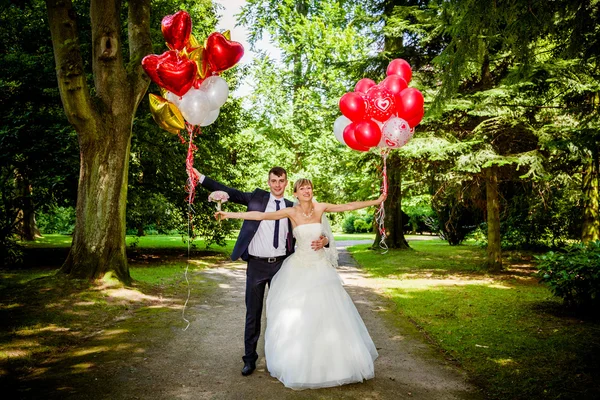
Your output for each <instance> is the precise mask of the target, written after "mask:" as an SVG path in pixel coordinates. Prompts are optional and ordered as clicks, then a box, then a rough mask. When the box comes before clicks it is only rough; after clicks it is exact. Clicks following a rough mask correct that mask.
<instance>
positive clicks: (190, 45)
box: [187, 35, 202, 51]
mask: <svg viewBox="0 0 600 400" xmlns="http://www.w3.org/2000/svg"><path fill="white" fill-rule="evenodd" d="M200 46H202V45H201V44H200V42H199V41H198V39H196V37H195V36H194V35H190V41H189V43H188V45H187V47H188V49H189V50H191V51H193V50H196V49H197V48H198V47H200Z"/></svg>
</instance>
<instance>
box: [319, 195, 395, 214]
mask: <svg viewBox="0 0 600 400" xmlns="http://www.w3.org/2000/svg"><path fill="white" fill-rule="evenodd" d="M386 197H387V194H386V193H383V194H382V195H381V196H379V198H378V199H377V200H367V201H353V202H352V203H346V204H327V205H326V206H325V211H326V212H344V211H352V210H358V209H360V208H366V207H369V206H378V205H380V204H381V203H383V202H384V201H385V199H386Z"/></svg>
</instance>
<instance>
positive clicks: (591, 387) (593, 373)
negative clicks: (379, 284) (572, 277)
mask: <svg viewBox="0 0 600 400" xmlns="http://www.w3.org/2000/svg"><path fill="white" fill-rule="evenodd" d="M388 293H389V295H390V297H391V298H392V299H393V300H394V302H395V303H396V304H397V305H398V309H399V310H401V314H403V315H405V316H407V317H409V318H410V319H411V320H412V321H414V323H415V324H416V325H417V326H418V327H419V328H420V329H421V330H423V331H424V332H426V333H427V335H428V336H429V337H430V338H431V339H432V341H433V342H434V343H435V344H436V345H438V346H439V347H440V348H441V349H443V351H445V352H447V354H448V355H449V356H450V357H451V358H452V359H455V360H457V361H458V362H459V363H460V364H461V365H462V366H463V367H464V368H465V369H466V370H467V371H468V372H469V375H470V376H471V377H472V378H473V379H474V380H475V382H476V384H477V385H478V386H480V387H482V388H483V389H484V391H485V392H487V393H488V395H489V396H490V398H498V399H505V398H506V399H508V398H510V399H555V398H556V399H558V398H577V399H592V398H598V396H600V384H599V382H600V381H599V378H600V357H599V356H600V341H598V339H597V333H598V331H599V329H600V324H598V322H597V321H584V320H580V319H577V318H573V317H571V316H565V315H556V311H557V310H559V309H560V308H561V307H560V302H559V301H552V300H548V294H549V292H548V291H547V290H546V289H545V288H543V287H541V286H540V287H538V288H531V287H523V286H522V285H518V284H517V285H506V284H504V283H500V284H498V283H497V282H496V283H495V284H493V283H491V284H490V283H488V284H481V283H477V284H465V285H445V286H438V285H432V286H428V287H418V286H413V287H411V286H410V285H409V284H407V285H406V286H405V287H403V288H392V289H390V290H389V292H388Z"/></svg>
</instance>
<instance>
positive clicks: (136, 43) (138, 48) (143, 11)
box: [127, 0, 152, 108]
mask: <svg viewBox="0 0 600 400" xmlns="http://www.w3.org/2000/svg"><path fill="white" fill-rule="evenodd" d="M128 12H129V16H128V19H127V20H128V31H129V66H128V68H127V71H128V75H129V81H130V82H133V84H132V90H133V96H134V102H135V103H134V104H135V107H136V108H137V106H138V104H140V101H141V100H142V98H143V97H144V94H145V93H146V90H148V85H149V84H150V79H148V76H147V75H146V73H145V72H144V69H143V68H142V58H143V57H144V56H146V55H148V54H150V53H151V52H152V39H151V37H150V0H130V1H129V10H128Z"/></svg>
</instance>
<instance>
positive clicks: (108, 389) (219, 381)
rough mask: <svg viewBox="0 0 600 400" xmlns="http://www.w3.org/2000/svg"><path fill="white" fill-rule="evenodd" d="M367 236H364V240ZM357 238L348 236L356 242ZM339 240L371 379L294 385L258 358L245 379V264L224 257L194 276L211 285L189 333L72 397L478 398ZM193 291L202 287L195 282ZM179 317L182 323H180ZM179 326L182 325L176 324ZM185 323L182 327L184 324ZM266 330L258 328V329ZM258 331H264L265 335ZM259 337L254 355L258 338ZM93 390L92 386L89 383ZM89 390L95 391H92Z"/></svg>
mask: <svg viewBox="0 0 600 400" xmlns="http://www.w3.org/2000/svg"><path fill="white" fill-rule="evenodd" d="M367 242H368V241H367ZM355 243H356V242H352V244H355ZM349 244H350V243H349V242H341V243H339V244H338V248H339V250H340V267H339V272H340V274H341V276H342V278H343V280H344V282H345V285H346V289H347V291H348V293H349V294H350V295H351V297H352V298H353V300H354V302H355V304H356V306H357V308H358V310H359V312H360V314H361V315H362V317H363V319H364V321H365V324H366V325H367V327H368V329H369V332H370V333H371V336H372V337H373V340H374V342H375V344H376V346H377V348H378V351H379V358H378V359H377V360H376V362H375V371H376V372H375V373H376V376H375V378H374V379H372V380H369V381H366V382H364V383H359V384H353V385H346V386H342V387H336V388H328V389H319V390H304V391H293V390H290V389H287V388H285V387H284V386H283V385H282V384H281V383H280V382H279V381H277V380H276V379H274V378H272V377H271V376H270V375H269V373H268V372H267V371H266V368H265V361H264V358H262V357H261V358H260V359H259V362H258V365H257V370H256V371H255V372H254V374H252V375H251V376H249V377H243V376H242V375H241V374H240V370H241V368H242V362H241V358H240V357H241V355H242V350H243V321H244V314H245V308H244V283H245V264H243V263H225V264H223V265H221V266H219V267H215V268H210V269H206V270H204V271H202V272H199V274H200V275H201V276H202V279H203V280H204V281H205V282H206V283H207V284H210V285H211V286H213V287H216V289H215V290H212V293H211V294H210V295H207V297H206V298H203V297H200V298H201V299H202V300H201V301H200V302H198V303H196V304H194V305H192V306H191V307H190V308H189V309H188V310H187V312H186V315H187V316H188V318H190V319H191V321H192V323H191V325H190V327H189V329H188V330H187V331H182V330H181V326H177V327H174V326H173V327H165V329H172V330H173V336H172V338H171V339H170V340H168V341H167V342H166V343H157V344H156V346H152V347H150V348H148V349H146V350H145V351H144V353H143V354H137V355H136V354H132V356H131V359H128V360H122V361H121V362H119V363H117V365H114V366H113V367H114V368H113V369H112V371H111V372H110V373H109V374H108V376H104V377H103V378H102V382H103V383H102V384H99V385H98V386H97V388H96V390H97V391H96V390H93V391H89V392H87V393H85V394H84V393H81V392H79V393H78V395H77V396H76V397H74V398H78V399H82V398H90V399H98V398H107V399H109V398H110V399H269V400H270V399H361V400H364V399H435V400H442V399H479V398H481V397H482V396H481V395H480V394H479V393H478V392H477V390H476V389H475V388H473V387H472V386H471V385H470V384H469V383H468V382H467V380H466V376H465V374H464V373H463V372H461V371H460V370H458V369H457V368H455V367H454V366H451V365H449V364H448V363H447V362H446V361H445V360H444V359H443V358H442V357H441V356H440V354H438V353H437V352H436V351H435V350H434V349H432V347H431V346H430V345H428V344H427V343H426V341H425V340H424V339H423V338H422V336H421V335H420V334H419V333H418V332H417V331H416V330H415V329H414V327H412V325H411V324H410V323H408V322H406V321H397V318H396V321H393V320H392V318H391V317H390V315H391V314H390V313H391V311H392V308H393V305H392V304H391V302H390V301H389V300H387V299H385V298H384V297H382V296H381V295H380V294H379V293H378V291H379V288H377V287H373V285H374V283H371V282H374V281H373V280H369V279H368V278H366V277H365V276H364V275H363V274H362V273H361V271H360V270H359V269H358V268H357V265H356V263H355V262H354V260H353V259H352V257H351V256H350V255H349V254H348V253H347V252H346V251H345V250H344V249H345V247H346V246H347V245H349ZM193 290H194V291H193V292H192V296H203V295H202V294H198V292H199V291H201V290H200V288H194V289H193ZM179 322H181V321H179ZM178 325H182V323H180V324H178ZM183 326H184V325H183ZM263 331H264V327H263ZM263 337H264V335H263ZM263 337H261V343H260V344H259V354H260V355H261V356H262V354H264V353H263V345H264V342H263V341H262V340H263ZM90 389H92V388H90ZM94 392H95V393H94Z"/></svg>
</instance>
